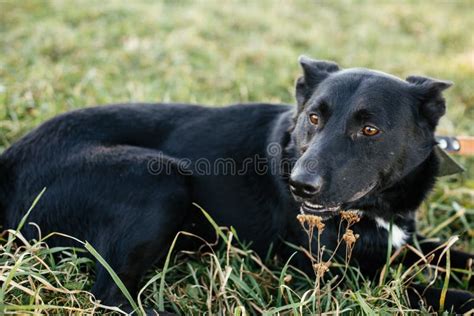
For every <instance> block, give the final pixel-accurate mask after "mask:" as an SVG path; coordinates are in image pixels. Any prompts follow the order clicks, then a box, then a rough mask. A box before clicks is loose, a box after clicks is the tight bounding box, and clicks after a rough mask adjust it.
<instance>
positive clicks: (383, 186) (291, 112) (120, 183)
mask: <svg viewBox="0 0 474 316" xmlns="http://www.w3.org/2000/svg"><path fill="white" fill-rule="evenodd" d="M300 63H301V65H302V67H303V71H304V76H303V77H301V78H300V79H298V81H297V85H296V98H297V103H298V106H297V109H296V110H295V109H294V108H293V107H292V106H286V105H271V104H247V105H233V106H228V107H224V108H207V107H201V106H192V105H184V104H133V105H113V106H103V107H96V108H88V109H83V110H78V111H74V112H71V113H66V114H63V115H60V116H58V117H56V118H54V119H52V120H50V121H48V122H46V123H44V124H43V125H41V126H40V127H39V128H37V129H36V130H34V131H32V132H31V133H29V134H28V135H26V136H25V137H23V138H22V139H20V140H19V141H18V142H17V143H15V144H14V145H12V146H11V147H10V148H9V149H7V150H6V151H5V152H4V153H3V154H2V155H1V156H0V175H1V181H0V207H1V209H0V216H1V219H2V223H3V225H4V227H7V228H10V227H16V226H17V225H18V223H19V221H20V219H21V217H22V216H23V215H24V212H25V211H26V210H27V209H28V207H29V206H30V204H31V202H32V201H33V199H34V198H35V197H36V195H37V194H38V193H39V192H40V191H41V189H42V188H44V187H46V188H47V191H46V193H45V194H44V196H43V197H42V199H41V200H40V202H39V203H38V205H37V206H36V208H35V209H34V210H33V212H32V213H31V215H30V218H29V221H32V222H36V223H37V224H39V226H40V227H41V228H42V230H43V234H46V233H48V232H53V231H58V232H62V233H65V234H70V235H72V236H75V237H77V238H79V239H81V240H87V241H89V242H90V243H91V244H92V245H93V246H94V247H96V249H98V251H99V252H100V253H101V254H102V256H104V257H105V259H106V260H107V261H108V262H109V263H110V264H111V266H112V267H113V268H114V269H115V271H116V272H117V273H118V274H119V276H120V277H121V279H122V280H123V281H124V283H125V284H126V286H127V287H128V288H129V290H130V291H131V292H132V293H136V291H137V290H138V287H139V282H140V279H141V277H142V276H143V274H144V272H145V271H146V270H147V269H149V268H150V267H151V265H152V264H153V263H155V262H157V261H158V260H160V259H161V258H162V257H163V256H164V255H165V254H166V252H167V250H168V247H169V245H170V242H171V240H172V238H173V237H174V236H175V234H176V233H177V232H178V231H179V230H187V231H191V232H193V233H196V234H198V235H200V236H203V237H205V238H211V237H212V236H213V234H214V233H213V230H212V227H211V226H210V225H209V223H208V222H207V221H206V220H205V218H204V217H203V216H202V214H201V212H200V211H199V210H198V209H196V208H195V207H193V205H192V203H193V202H196V203H198V204H199V205H200V206H202V207H203V208H204V209H206V210H207V211H208V212H209V213H210V215H211V216H212V217H213V218H214V219H215V220H216V221H217V222H218V223H219V224H221V225H226V226H233V227H234V228H235V229H236V230H237V232H238V234H239V237H240V239H242V240H247V241H251V242H252V247H253V249H254V250H255V251H256V252H258V253H259V254H260V255H262V256H263V255H266V252H267V250H268V249H269V247H270V245H271V244H273V245H274V246H275V247H276V248H275V249H276V252H277V254H278V255H279V256H281V257H284V258H285V257H288V255H289V254H291V252H292V250H291V249H290V248H288V247H287V246H286V245H285V244H284V243H283V242H282V240H286V241H289V242H291V243H293V244H298V245H302V246H306V244H307V236H306V234H305V233H304V232H303V230H302V228H301V226H300V225H299V223H298V222H297V220H296V215H297V214H298V213H299V211H300V208H301V209H302V210H304V211H311V210H308V209H307V208H305V207H303V206H302V205H303V204H302V203H303V202H308V201H309V202H312V203H317V204H321V205H323V207H324V208H323V209H325V210H326V211H324V210H322V211H321V215H324V217H326V218H327V219H326V230H325V233H324V234H323V235H322V243H323V244H325V245H326V246H327V248H328V249H331V248H332V249H333V248H334V247H335V244H336V238H337V232H338V226H339V217H338V215H337V212H335V211H327V210H329V209H330V208H332V207H334V208H335V207H339V208H340V209H358V210H361V211H362V214H363V215H362V220H361V221H360V222H359V223H358V224H356V225H355V227H354V231H355V233H359V234H360V240H359V241H358V242H357V243H356V246H355V249H354V252H353V258H354V260H355V262H357V263H358V264H359V266H360V268H361V271H362V272H363V273H364V274H366V275H368V276H373V275H374V273H375V271H377V270H378V269H380V268H381V267H382V265H383V264H384V262H385V257H386V251H387V247H388V232H387V230H386V229H384V228H382V227H380V225H377V222H376V221H377V218H378V220H385V221H387V222H389V221H393V223H394V224H396V225H397V226H398V227H400V228H402V229H403V230H404V231H406V232H407V233H408V234H409V235H410V236H411V235H413V234H414V233H415V216H414V215H415V211H416V209H417V208H418V206H419V205H420V203H421V202H422V201H423V199H424V198H425V197H426V195H427V193H428V192H429V191H430V189H431V188H432V187H433V185H434V183H435V176H436V173H437V168H438V161H437V158H436V155H435V153H434V152H433V146H435V141H434V129H435V127H436V124H437V122H438V120H439V118H440V117H441V116H442V115H443V114H444V111H445V103H444V99H443V98H442V95H441V92H442V91H443V90H444V89H446V88H447V87H448V86H449V83H447V82H444V81H439V80H435V79H430V78H425V77H410V78H408V79H407V81H404V80H401V79H398V78H395V77H392V76H390V75H387V74H383V73H379V72H374V71H371V70H367V69H348V70H341V69H340V68H339V66H337V65H336V64H335V63H332V62H325V61H315V60H311V59H309V58H306V57H303V58H301V59H300ZM310 114H317V115H318V116H319V119H320V123H319V124H318V125H317V126H316V125H313V124H311V123H310V122H309V120H308V116H309V115H310ZM365 125H371V126H376V127H377V128H379V129H380V130H381V131H382V132H381V133H380V134H378V135H375V136H370V137H369V136H363V135H362V134H361V132H360V131H361V129H362V127H363V126H365ZM272 146H273V147H272ZM255 157H258V159H260V160H258V159H257V160H256V159H255ZM249 158H251V159H250V160H249ZM203 159H206V160H205V161H207V163H209V165H210V166H211V170H207V171H208V172H203V171H206V170H202V165H200V164H199V163H198V162H199V161H203ZM225 161H227V162H228V161H232V162H233V163H234V165H233V171H234V172H232V170H230V171H229V170H227V171H228V173H224V172H220V171H219V170H220V169H218V168H217V169H215V166H216V165H219V163H221V162H222V164H225V163H226V162H225ZM259 161H260V162H259ZM262 161H263V162H262ZM311 163H312V166H311V168H308V164H309V165H311ZM222 164H220V165H219V166H222ZM165 166H166V171H164V168H163V167H165ZM262 167H266V169H265V168H263V169H265V170H262ZM204 169H205V167H204ZM239 170H240V171H241V172H238V171H239ZM262 171H263V172H262ZM203 173H204V174H203ZM288 182H290V183H291V186H289V183H288ZM290 187H291V189H292V192H290V189H289V188H290ZM308 188H310V189H311V190H309V191H308V190H307V189H308ZM308 192H309V193H308ZM24 233H25V234H26V235H27V237H29V238H33V237H35V231H34V230H33V229H32V228H31V227H28V226H27V227H25V229H24ZM406 241H407V242H410V241H411V237H408V238H407V240H406ZM50 242H51V243H53V244H62V245H74V243H73V242H71V241H70V240H67V239H56V240H51V241H50ZM422 245H425V246H424V247H425V249H424V250H425V251H430V249H434V248H435V247H436V245H434V244H422ZM182 246H183V247H190V245H182ZM341 251H344V250H343V249H341ZM452 257H453V258H458V259H454V260H453V265H455V266H458V267H460V268H464V267H465V265H466V263H467V260H468V259H469V258H473V256H472V255H469V254H464V253H460V252H456V251H454V252H453V254H452ZM297 260H298V262H299V263H298V264H299V265H300V266H301V267H302V268H304V269H305V270H307V271H308V270H310V266H309V261H308V260H307V259H305V258H304V256H301V257H299V258H298V259H297ZM412 261H413V260H412ZM432 291H435V293H437V294H433V293H431V294H432V295H430V296H429V297H426V298H427V300H428V303H429V304H431V305H433V306H435V307H436V306H437V305H436V304H437V297H436V295H438V296H439V293H440V292H439V291H438V292H436V289H434V290H432ZM93 292H94V293H95V294H96V295H97V296H98V297H99V298H101V299H102V300H104V301H105V303H107V304H121V303H125V300H124V298H123V297H122V296H121V294H120V292H119V291H118V289H117V288H115V287H114V286H113V282H112V280H111V279H110V277H109V276H108V274H107V272H106V271H105V269H104V268H103V267H101V266H100V265H98V267H97V280H96V282H95V285H94V288H93ZM453 293H454V294H453ZM456 293H458V292H450V295H448V298H452V299H451V300H448V301H447V303H446V306H447V307H448V308H451V307H453V308H454V309H455V310H457V311H459V312H461V311H466V310H469V308H472V307H473V306H474V302H470V303H469V302H466V301H467V300H468V299H472V298H473V296H472V295H471V294H466V292H461V293H462V295H461V294H459V295H458V294H456ZM433 295H434V296H433ZM414 297H415V292H410V298H411V299H412V300H413V298H414ZM461 303H462V304H461ZM416 304H417V302H413V305H416ZM461 305H462V306H461Z"/></svg>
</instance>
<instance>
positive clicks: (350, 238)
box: [342, 229, 359, 247]
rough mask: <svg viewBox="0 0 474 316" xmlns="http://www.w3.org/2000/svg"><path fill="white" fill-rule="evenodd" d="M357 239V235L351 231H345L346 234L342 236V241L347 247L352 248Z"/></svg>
mask: <svg viewBox="0 0 474 316" xmlns="http://www.w3.org/2000/svg"><path fill="white" fill-rule="evenodd" d="M358 238H359V234H355V235H354V232H353V231H352V229H348V230H346V232H345V233H344V235H343V236H342V239H343V240H344V241H345V242H346V245H347V246H348V247H352V246H353V245H354V244H355V242H356V241H357V239H358Z"/></svg>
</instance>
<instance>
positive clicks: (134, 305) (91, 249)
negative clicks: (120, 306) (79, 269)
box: [84, 241, 139, 311]
mask: <svg viewBox="0 0 474 316" xmlns="http://www.w3.org/2000/svg"><path fill="white" fill-rule="evenodd" d="M84 247H85V248H86V249H87V250H88V251H89V252H90V253H91V254H92V255H93V256H94V257H95V258H96V259H97V261H99V263H100V264H101V265H102V266H103V267H104V268H105V269H106V270H107V272H109V274H110V276H111V277H112V279H113V280H114V282H115V284H116V285H117V286H118V288H119V289H120V291H121V292H122V293H123V295H124V296H125V298H126V299H127V301H128V302H129V303H130V306H132V308H133V310H134V311H139V308H138V305H137V303H135V300H134V299H133V298H132V295H130V292H129V291H128V290H127V288H126V287H125V284H123V282H122V280H120V278H119V276H118V275H117V273H115V271H114V270H113V269H112V267H111V266H110V265H109V264H108V263H107V262H106V261H105V259H104V258H103V257H102V256H101V255H100V254H99V253H98V252H97V250H95V248H94V247H93V246H92V245H91V244H90V243H89V242H87V241H86V243H85V245H84Z"/></svg>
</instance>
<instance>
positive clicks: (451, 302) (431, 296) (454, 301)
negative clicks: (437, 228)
mask: <svg viewBox="0 0 474 316" xmlns="http://www.w3.org/2000/svg"><path fill="white" fill-rule="evenodd" d="M417 240H418V244H419V246H420V250H421V252H422V254H423V255H425V256H432V255H434V257H433V259H432V261H431V262H432V263H433V264H436V265H438V266H439V267H442V268H446V266H447V256H446V253H444V255H443V251H444V250H445V247H443V244H442V243H440V242H434V241H431V240H428V239H427V238H425V237H423V236H419V235H418V236H417ZM420 259H421V258H420V256H419V254H417V253H415V252H413V251H408V252H407V254H406V256H405V257H404V259H403V264H404V265H406V266H412V265H413V264H415V263H417V262H419V260H420ZM473 261H474V254H470V253H467V252H463V251H459V250H454V249H451V250H450V256H449V265H450V267H451V269H460V270H467V271H469V270H471V271H472V266H473ZM471 274H472V273H468V274H467V275H469V276H470V275H471ZM465 275H466V273H459V274H458V276H459V277H460V278H462V277H464V276H465ZM473 286H474V278H473V277H470V279H469V287H473ZM407 294H408V298H409V300H410V304H411V305H412V306H413V307H419V306H420V304H419V303H420V301H421V300H424V301H425V302H426V304H427V305H429V306H431V307H432V308H433V309H434V310H435V311H438V310H439V309H440V306H441V305H440V302H441V296H442V290H441V289H439V288H433V287H427V286H426V285H416V284H412V285H410V287H409V289H408V290H407ZM444 309H446V310H451V309H452V310H453V311H454V312H455V313H467V312H469V311H471V310H473V309H474V294H472V293H471V292H468V291H462V290H455V289H448V290H447V292H446V297H445V299H444Z"/></svg>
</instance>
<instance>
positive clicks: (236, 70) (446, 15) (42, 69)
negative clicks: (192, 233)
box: [0, 0, 474, 315]
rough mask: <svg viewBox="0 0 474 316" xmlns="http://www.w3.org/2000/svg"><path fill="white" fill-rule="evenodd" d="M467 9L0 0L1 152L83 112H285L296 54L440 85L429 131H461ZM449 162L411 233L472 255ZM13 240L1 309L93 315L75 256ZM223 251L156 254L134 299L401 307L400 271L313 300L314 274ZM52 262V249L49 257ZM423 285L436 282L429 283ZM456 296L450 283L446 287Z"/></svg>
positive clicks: (465, 201)
mask: <svg viewBox="0 0 474 316" xmlns="http://www.w3.org/2000/svg"><path fill="white" fill-rule="evenodd" d="M473 6H474V5H473V3H472V1H455V0H453V1H423V2H421V1H417V2H414V1H413V2H412V1H406V2H398V1H356V2H355V3H353V2H351V1H245V2H236V1H235V2H234V1H228V2H223V1H219V2H218V1H211V0H208V1H128V2H125V1H107V2H102V3H99V2H95V1H74V2H73V1H22V2H20V1H1V2H0V47H1V51H0V151H2V150H4V149H5V148H6V147H8V146H9V145H10V144H11V143H12V142H14V141H15V140H16V139H18V138H19V137H21V135H23V134H25V133H26V132H28V131H29V130H31V129H32V128H34V127H35V126H37V125H38V124H40V123H41V122H43V121H44V120H45V119H47V118H50V117H52V116H54V115H56V114H58V113H62V112H64V111H68V110H72V109H77V108H81V107H85V106H91V105H96V104H106V103H117V102H130V101H150V102H160V101H165V102H168V101H174V102H192V103H202V104H209V105H213V106H221V105H225V104H229V103H235V102H247V101H258V102H260V101H265V102H284V103H294V101H293V100H294V80H295V78H296V77H297V76H298V75H299V73H300V69H299V67H298V64H297V57H298V56H299V55H300V54H306V55H308V56H311V57H314V58H318V59H330V60H334V61H336V62H338V63H339V64H340V65H341V66H342V67H354V66H360V67H369V68H376V69H379V70H382V71H386V72H390V73H393V74H395V75H398V76H400V77H402V78H404V77H406V76H408V75H411V74H424V75H429V76H433V77H437V78H441V79H447V80H452V81H454V82H455V86H454V87H453V88H452V89H450V90H449V91H448V92H447V94H446V96H447V101H448V114H447V116H446V117H445V118H443V120H442V122H441V124H440V127H439V131H438V133H439V134H443V135H474V124H473V118H474V117H473V114H474V38H473V33H472V30H473V29H474V19H472V12H473ZM469 30H471V31H469ZM456 159H458V160H459V161H460V162H462V163H463V164H464V165H465V167H466V168H467V170H468V171H467V172H466V173H465V174H464V175H457V176H453V177H449V178H442V179H440V181H439V183H438V184H437V186H436V189H435V190H434V192H433V193H432V195H431V196H430V198H429V200H427V201H426V203H424V205H423V206H422V207H421V209H420V212H419V218H420V225H419V228H420V231H421V232H422V233H424V234H425V235H428V236H436V237H440V238H441V239H443V240H448V238H449V237H452V236H455V235H458V236H459V237H460V240H459V241H458V242H456V244H455V247H459V248H462V249H464V250H466V251H471V252H472V251H474V198H473V196H474V181H473V178H472V175H473V173H474V172H473V170H472V166H474V159H472V158H462V157H456ZM25 211H26V210H25ZM237 234H238V232H237ZM14 235H15V234H14V232H10V233H5V234H4V235H3V236H4V237H3V241H1V245H2V246H1V248H0V251H1V253H0V264H1V266H0V280H2V283H3V284H2V289H1V291H0V308H2V306H7V310H8V311H12V312H13V311H18V310H24V311H37V312H46V311H48V312H50V313H55V312H56V313H57V312H61V313H65V312H70V313H73V312H80V311H82V312H85V313H92V312H94V311H95V312H101V313H102V312H107V310H105V309H101V308H99V307H98V306H97V305H94V304H93V303H91V302H90V299H91V296H90V295H89V294H88V293H87V292H86V291H87V290H88V289H90V286H91V281H92V280H93V269H92V267H91V264H90V262H89V261H88V260H85V259H81V258H80V257H78V256H77V255H76V253H75V251H74V250H71V249H49V248H48V247H47V245H46V244H44V243H40V242H36V241H22V240H21V236H16V237H15V238H14ZM229 235H230V233H229V232H226V231H224V232H223V237H226V238H228V236H229ZM180 238H184V237H180ZM234 238H235V236H234ZM223 244H224V246H223V247H220V248H217V249H215V252H210V251H209V250H203V251H202V253H201V254H200V255H189V254H180V255H178V256H176V255H173V256H171V257H170V261H169V266H168V269H165V270H163V267H157V268H156V270H155V271H152V272H150V276H149V278H151V280H150V282H149V284H148V286H147V288H146V289H145V290H144V293H143V295H141V297H140V299H139V300H138V302H139V303H141V302H147V304H149V305H150V306H153V307H156V308H158V307H161V308H163V306H164V307H166V308H167V309H169V310H174V311H177V312H181V313H185V314H196V315H197V314H201V313H204V312H212V313H224V314H226V313H232V314H241V315H242V314H244V313H247V314H249V313H250V314H252V313H261V312H266V313H268V314H276V313H283V314H285V313H300V312H302V313H314V312H321V311H344V310H348V309H351V310H352V311H353V312H354V313H360V312H364V313H368V314H370V313H387V314H391V313H394V312H397V311H398V312H400V313H401V312H402V311H406V310H407V307H406V302H405V301H404V298H403V292H402V291H401V287H400V283H401V282H404V281H406V280H407V279H408V276H409V275H411V274H410V271H408V272H407V271H406V270H404V269H402V268H400V267H398V266H394V267H393V268H391V269H390V270H389V271H388V274H387V277H386V278H385V280H382V281H381V283H380V284H381V285H379V282H378V281H375V282H374V281H372V282H356V281H357V279H358V277H357V273H356V271H352V272H351V271H350V273H348V276H347V280H346V281H345V283H346V286H345V287H343V288H342V289H341V290H334V291H327V289H328V288H329V287H330V285H331V284H329V285H325V286H320V288H318V291H315V290H314V287H315V284H314V278H313V276H309V277H306V276H303V275H301V274H299V273H298V272H297V271H294V269H292V268H291V267H290V268H288V269H287V266H286V265H285V263H282V262H278V261H275V260H273V259H272V258H262V259H261V260H262V261H263V262H264V263H265V266H263V265H262V263H261V262H260V260H259V259H258V258H256V257H255V256H253V255H252V254H251V253H250V252H248V251H246V250H245V249H246V247H245V245H240V246H238V247H234V246H232V247H230V246H229V247H225V242H224V243H223ZM52 252H63V254H62V261H58V260H57V259H55V258H53V257H51V256H50V254H51V253H52ZM267 268H268V270H267ZM164 272H166V278H165V279H164V280H163V278H162V276H163V275H164V274H165V273H164ZM428 276H429V275H428V274H418V275H417V277H416V279H417V280H420V279H422V278H427V277H428ZM437 282H438V284H441V285H442V286H443V285H447V281H446V280H445V279H444V278H438V281H437ZM465 284H466V282H465V281H463V280H456V279H454V278H451V279H450V280H449V285H450V286H453V287H458V288H465V286H466V285H465ZM318 293H319V294H318ZM318 302H319V303H321V304H320V305H318V304H316V303H318ZM4 304H5V305H4Z"/></svg>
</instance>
